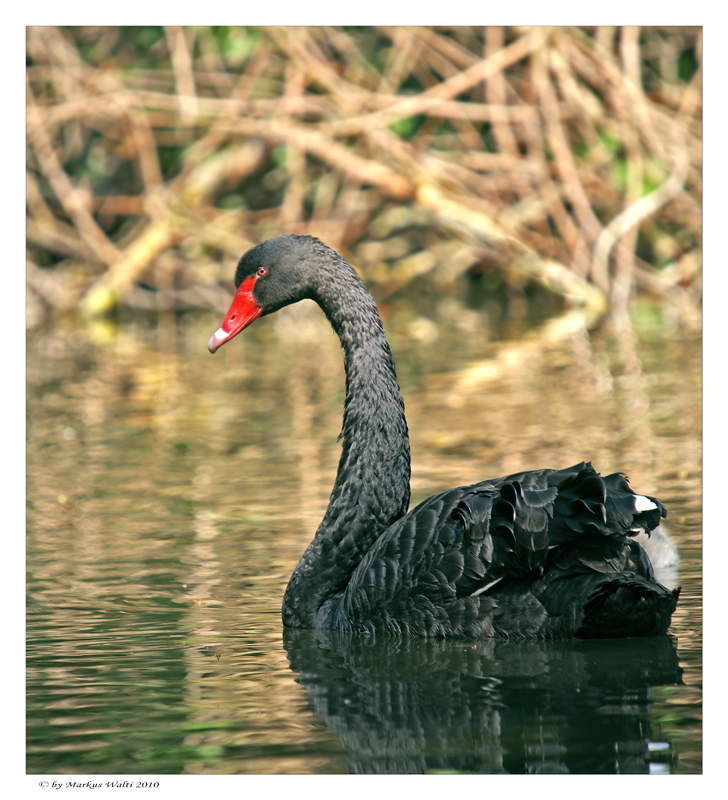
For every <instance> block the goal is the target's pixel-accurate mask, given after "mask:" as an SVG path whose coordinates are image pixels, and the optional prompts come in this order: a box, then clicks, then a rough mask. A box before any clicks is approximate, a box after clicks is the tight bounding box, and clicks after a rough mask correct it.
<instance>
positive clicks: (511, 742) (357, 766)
mask: <svg viewBox="0 0 728 800" xmlns="http://www.w3.org/2000/svg"><path fill="white" fill-rule="evenodd" d="M283 641H284V646H285V649H286V652H287V654H288V659H289V662H290V666H291V669H292V670H293V671H294V672H296V673H298V678H297V682H298V683H300V684H301V686H303V687H304V688H305V689H306V692H307V695H308V698H309V700H310V703H311V706H312V708H313V713H314V714H315V715H316V716H319V717H321V718H322V719H323V720H324V721H325V723H326V725H327V727H328V728H329V729H330V730H331V731H333V732H334V733H336V734H337V735H338V737H339V739H340V741H341V744H342V746H343V747H344V749H345V750H346V752H347V756H346V768H347V770H348V771H349V772H350V773H370V774H385V773H390V774H413V773H437V772H463V773H582V774H584V773H591V774H593V773H602V774H604V773H650V772H652V773H655V772H658V773H659V772H671V771H672V765H673V762H674V758H675V756H674V753H673V750H672V746H671V743H670V742H667V741H664V740H663V739H662V738H661V735H660V730H659V724H657V725H656V723H655V720H654V714H653V713H651V710H652V707H653V703H654V701H653V698H652V688H653V687H655V686H668V685H675V684H679V683H680V682H681V674H682V671H681V669H680V667H679V665H678V656H677V651H676V645H675V639H674V638H672V637H669V636H656V637H649V638H642V639H622V640H602V641H548V642H547V641H537V640H536V641H535V640H529V641H512V640H498V639H489V640H483V641H477V642H474V641H470V642H467V641H457V640H451V639H428V638H419V637H391V636H383V635H377V634H375V635H373V636H363V635H361V634H350V633H341V632H336V631H323V630H317V631H308V630H293V629H286V630H284V635H283Z"/></svg>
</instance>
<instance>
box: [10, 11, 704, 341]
mask: <svg viewBox="0 0 728 800" xmlns="http://www.w3.org/2000/svg"><path fill="white" fill-rule="evenodd" d="M701 43H702V33H701V29H700V28H682V27H643V28H640V27H621V28H616V27H599V28H533V29H532V28H501V27H487V28H483V27H352V28H346V27H264V28H246V27H172V26H170V27H152V26H150V27H92V26H82V27H63V28H61V27H29V28H27V194H26V200H27V223H26V231H27V299H28V303H27V309H28V314H27V318H28V324H29V325H31V326H34V325H39V324H41V323H42V322H43V321H44V320H46V319H47V318H48V317H49V316H50V315H52V314H53V313H58V312H71V313H73V312H76V311H77V310H80V311H82V312H84V313H86V314H92V315H98V314H106V313H109V312H113V311H116V310H119V309H124V308H134V309H149V310H151V311H161V310H172V309H185V308H194V307H200V308H208V309H210V308H214V309H217V310H219V311H220V312H224V311H225V310H226V309H227V306H228V303H229V299H230V292H231V290H232V288H233V286H232V279H233V275H234V271H235V265H236V263H237V261H238V259H239V258H240V256H241V255H242V253H243V252H244V251H245V250H246V249H247V248H249V247H251V246H252V245H254V244H257V243H258V242H260V241H262V240H264V239H266V238H269V237H271V236H276V235H279V234H283V233H306V234H312V235H315V236H318V237H320V238H321V239H322V240H323V241H325V242H326V243H327V244H329V245H330V246H331V247H333V248H334V249H336V250H338V251H340V252H341V253H342V254H343V255H344V256H345V257H347V258H348V259H349V260H351V261H352V263H353V264H354V265H355V266H356V267H357V269H359V270H360V272H361V273H362V274H363V277H364V278H365V280H366V281H367V283H368V285H369V286H370V288H371V289H372V291H373V293H374V294H375V296H376V298H377V300H378V301H379V302H380V303H384V304H386V302H387V300H388V299H389V298H390V297H392V296H393V295H394V294H395V293H397V292H398V291H399V290H401V289H402V288H403V287H407V286H410V285H411V282H412V281H413V280H414V279H415V278H417V279H419V280H424V281H427V282H429V285H431V286H432V287H433V288H434V289H435V290H436V291H438V292H448V291H452V287H453V286H454V285H455V284H457V283H458V282H459V281H461V279H462V278H463V277H465V276H467V278H468V280H470V281H471V282H474V283H475V284H477V285H478V286H480V287H482V289H483V290H484V291H488V292H496V293H497V292H501V293H504V294H505V295H510V296H514V295H518V294H519V293H523V292H525V291H527V288H528V287H529V286H534V285H535V286H538V287H546V288H547V290H548V292H549V293H550V294H551V295H554V296H556V297H557V298H559V302H562V301H563V302H564V303H565V304H566V305H567V306H571V307H574V306H576V307H579V308H580V309H582V310H584V309H586V310H588V312H589V314H590V315H591V318H593V319H596V318H598V317H599V316H601V315H602V314H603V313H605V312H606V311H607V310H608V309H611V310H612V311H613V312H617V313H623V312H624V311H625V310H626V309H627V307H628V304H629V301H630V299H631V298H633V297H634V296H635V294H636V293H644V294H648V295H649V296H650V297H652V298H653V299H654V300H655V302H657V303H659V305H660V307H661V308H662V309H665V310H666V311H667V312H668V313H669V315H670V317H671V318H672V319H674V320H675V321H676V322H677V323H678V324H680V325H686V326H688V327H693V328H694V327H699V326H700V319H701V316H700V307H701V293H702V282H701V274H702V273H701V270H702V257H701V238H702V75H701V59H702V50H701Z"/></svg>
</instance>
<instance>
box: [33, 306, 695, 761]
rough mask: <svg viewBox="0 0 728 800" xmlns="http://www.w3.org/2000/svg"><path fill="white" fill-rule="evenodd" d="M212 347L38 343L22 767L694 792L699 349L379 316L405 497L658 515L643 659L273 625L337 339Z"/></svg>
mask: <svg viewBox="0 0 728 800" xmlns="http://www.w3.org/2000/svg"><path fill="white" fill-rule="evenodd" d="M218 325H219V319H218V318H217V317H214V318H213V317H212V316H189V317H185V318H183V319H181V320H175V319H174V318H170V319H162V320H160V321H159V324H155V325H151V324H149V323H145V322H143V321H141V322H134V321H130V322H128V323H126V324H124V325H123V326H121V327H120V328H118V329H111V328H109V329H106V328H103V327H100V328H90V329H84V328H77V327H75V325H74V324H72V323H70V322H69V323H59V324H57V325H55V326H54V327H47V328H43V329H37V330H33V331H30V332H29V334H28V356H27V403H28V423H27V432H28V444H27V471H28V475H27V493H28V512H27V519H28V534H27V571H28V577H27V590H28V606H27V609H28V610H27V635H28V657H27V771H28V772H29V773H34V774H58V775H79V774H80V775H84V774H92V775H101V774H121V775H126V774H152V775H164V774H167V775H171V774H209V775H226V774H259V773H279V774H302V773H306V774H309V773H319V774H321V773H341V772H400V773H401V772H452V771H456V772H499V771H505V772H528V771H530V772H539V771H551V772H599V773H607V772H653V773H665V772H670V773H699V772H700V771H701V769H702V749H701V748H702V745H701V741H702V734H701V731H702V705H701V701H702V689H701V686H702V616H701V614H702V567H701V552H702V546H701V480H702V474H701V459H702V453H701V362H700V355H701V353H700V346H701V345H700V339H699V337H698V336H697V335H695V334H691V333H685V332H684V331H677V330H673V329H671V328H669V326H667V325H666V324H661V323H658V322H657V321H650V319H649V317H644V318H643V322H642V323H641V324H640V325H639V327H638V331H639V336H638V338H637V339H636V340H632V339H631V338H630V337H629V336H626V335H624V334H620V335H615V333H614V332H613V331H611V330H609V329H605V330H604V331H601V332H598V333H596V334H595V335H593V336H592V337H590V338H588V337H586V336H584V335H579V334H575V335H574V336H573V337H571V338H569V339H568V340H567V341H566V343H564V344H560V345H558V346H553V347H549V348H543V347H540V346H538V345H535V344H533V345H529V346H525V347H524V346H523V344H520V345H516V344H514V343H512V342H511V343H507V344H505V345H503V346H501V347H499V348H497V349H495V350H491V349H489V345H488V337H489V329H488V325H487V320H485V319H484V318H483V317H482V315H478V314H477V313H476V312H474V311H468V310H464V309H459V308H454V307H451V306H447V305H443V306H442V307H438V308H437V309H435V310H433V312H432V313H431V314H430V315H429V316H428V317H424V316H418V314H417V313H415V312H413V311H412V310H406V309H405V310H403V311H400V312H397V311H396V310H395V313H393V314H392V315H391V317H390V319H388V320H387V322H386V327H387V330H388V333H389V334H390V339H391V342H392V347H393V351H394V354H395V358H396V360H397V365H398V373H399V376H400V382H401V384H402V388H403V393H404V395H405V401H406V405H407V415H408V422H409V426H410V430H411V433H412V451H413V480H412V487H413V503H415V502H418V501H419V500H421V499H423V498H424V497H426V496H427V495H429V494H431V493H433V492H435V491H439V490H442V489H444V488H447V487H448V486H453V485H458V484H467V483H471V482H473V481H475V480H481V479H484V478H487V477H495V476H498V475H501V474H506V473H509V472H514V471H517V470H520V469H528V468H535V467H542V466H567V465H569V464H572V463H576V462H577V461H580V460H582V459H583V458H587V459H590V460H592V461H593V462H594V464H595V466H596V467H597V469H598V470H599V471H601V472H603V473H608V472H612V471H616V470H624V471H627V472H628V474H629V476H630V479H631V481H632V484H633V486H635V488H638V489H639V490H640V491H643V492H645V493H647V494H655V495H657V496H659V497H660V498H661V499H662V500H663V501H664V502H665V504H666V505H667V506H668V508H669V512H670V516H669V518H668V526H669V532H670V535H671V536H672V537H673V539H674V540H675V542H676V544H677V546H678V548H679V551H680V555H681V559H682V562H681V566H680V583H681V585H682V587H683V589H682V596H681V601H680V605H679V607H678V610H677V612H676V614H675V616H674V619H673V626H672V629H671V631H670V633H671V637H670V638H668V637H665V639H664V640H663V639H660V640H659V641H658V640H649V641H647V640H645V641H643V642H639V641H630V642H627V643H625V642H604V643H598V644H596V645H595V644H594V643H571V642H566V643H552V644H549V645H547V644H544V643H521V644H517V643H493V642H489V643H478V644H477V645H472V644H469V645H463V644H462V643H459V644H454V643H432V642H422V641H416V642H406V643H399V644H397V643H394V642H392V641H381V640H380V641H372V640H366V641H362V640H357V639H356V637H354V639H353V640H347V639H342V638H337V637H331V636H328V635H325V634H322V635H314V634H305V635H302V636H293V635H291V634H290V633H285V635H284V631H283V630H282V626H281V622H280V602H281V598H282V595H283V590H284V588H285V585H286V582H287V579H288V576H289V575H290V573H291V571H292V569H293V567H294V566H295V564H296V562H297V560H298V558H299V557H300V554H301V553H302V552H303V550H304V548H305V546H306V544H307V543H308V541H309V540H310V537H311V536H312V533H313V531H314V529H315V527H316V524H317V522H318V520H319V519H320V517H321V515H322V513H323V510H324V508H325V506H326V502H327V499H328V494H329V491H330V488H331V484H332V481H333V475H334V471H335V468H336V463H337V460H338V452H339V451H338V445H337V444H336V436H337V434H338V431H339V425H340V413H341V406H342V402H343V371H342V368H341V359H340V352H339V348H338V343H337V341H336V340H335V338H334V337H333V334H331V333H330V331H329V330H328V326H327V323H326V322H325V320H324V319H323V318H322V316H321V315H320V313H318V312H317V311H316V310H315V309H308V308H305V307H299V308H296V309H291V310H290V312H282V313H281V314H279V315H277V316H276V317H275V318H274V319H273V320H271V321H267V320H266V321H259V322H258V323H256V324H255V326H253V327H252V328H251V329H250V330H249V331H247V332H246V333H245V334H244V335H243V336H242V337H239V338H238V339H236V340H235V341H234V342H232V343H231V344H230V345H227V346H226V347H225V348H223V349H222V350H221V351H220V352H219V353H218V354H217V355H215V356H214V357H213V356H210V355H209V353H207V350H206V342H207V339H208V338H209V335H210V333H211V332H212V331H214V330H215V329H216V328H217V327H218Z"/></svg>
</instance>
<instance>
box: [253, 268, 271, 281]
mask: <svg viewBox="0 0 728 800" xmlns="http://www.w3.org/2000/svg"><path fill="white" fill-rule="evenodd" d="M255 274H256V275H257V276H258V277H259V278H262V277H263V276H264V275H267V274H268V270H267V269H266V268H265V267H258V271H257V272H256V273H255Z"/></svg>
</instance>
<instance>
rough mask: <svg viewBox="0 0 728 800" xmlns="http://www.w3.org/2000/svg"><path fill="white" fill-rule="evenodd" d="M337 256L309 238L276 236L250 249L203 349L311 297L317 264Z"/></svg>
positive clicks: (240, 265) (226, 339)
mask: <svg viewBox="0 0 728 800" xmlns="http://www.w3.org/2000/svg"><path fill="white" fill-rule="evenodd" d="M332 256H333V257H337V256H336V254H335V253H334V251H333V250H330V249H329V248H328V247H326V245H324V244H322V243H321V242H320V241H319V240H318V239H315V238H314V237H313V236H278V237H276V238H275V239H268V241H266V242H263V243H262V244H259V245H257V246H256V247H253V248H252V249H251V250H248V252H247V253H246V254H245V255H244V256H243V257H242V258H241V259H240V262H239V263H238V268H237V270H236V271H235V289H236V291H235V296H234V297H233V301H232V303H231V304H230V308H229V310H228V312H227V315H226V316H225V319H224V320H223V323H222V325H221V326H220V328H218V330H217V331H215V333H214V334H213V335H212V337H211V338H210V341H209V342H208V345H207V348H208V350H209V351H210V352H211V353H214V352H215V351H216V350H217V349H218V348H219V347H221V346H222V345H223V344H225V342H229V341H230V339H232V338H233V337H234V336H237V335H238V334H239V333H240V332H241V331H242V330H245V328H247V327H248V325H250V324H251V322H253V321H255V320H256V319H258V317H260V316H263V315H265V314H272V313H273V312H274V311H278V309H280V308H283V306H287V305H290V304H291V303H297V302H298V301H299V300H303V299H305V298H315V295H316V281H315V278H316V272H317V270H316V269H315V267H316V265H317V262H319V263H320V262H322V261H326V260H330V259H331V257H332Z"/></svg>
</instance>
